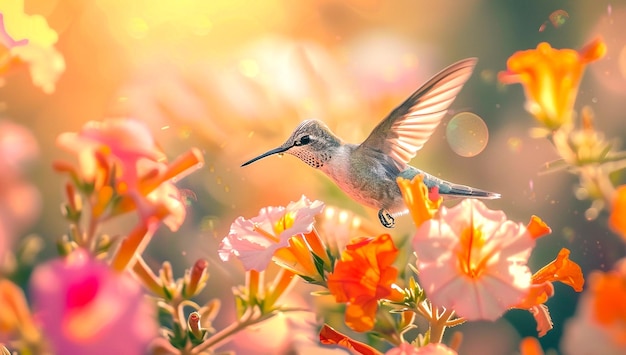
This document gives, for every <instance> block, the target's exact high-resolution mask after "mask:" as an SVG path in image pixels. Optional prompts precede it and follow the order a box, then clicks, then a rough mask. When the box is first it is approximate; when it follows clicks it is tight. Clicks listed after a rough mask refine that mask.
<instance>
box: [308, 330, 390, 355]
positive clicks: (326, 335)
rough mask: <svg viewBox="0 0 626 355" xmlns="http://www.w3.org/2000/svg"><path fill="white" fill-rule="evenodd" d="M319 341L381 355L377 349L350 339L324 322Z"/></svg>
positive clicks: (366, 353)
mask: <svg viewBox="0 0 626 355" xmlns="http://www.w3.org/2000/svg"><path fill="white" fill-rule="evenodd" d="M320 342H321V343H322V344H326V345H339V346H342V347H344V348H346V349H348V350H354V351H357V352H358V353H359V354H362V355H382V354H381V353H380V352H379V351H378V350H376V349H374V348H372V347H370V346H369V345H367V344H364V343H361V342H359V341H356V340H354V339H351V338H349V337H348V336H346V335H344V334H341V333H339V332H338V331H336V330H334V329H333V328H331V327H329V326H328V325H326V324H324V326H323V327H322V330H321V331H320Z"/></svg>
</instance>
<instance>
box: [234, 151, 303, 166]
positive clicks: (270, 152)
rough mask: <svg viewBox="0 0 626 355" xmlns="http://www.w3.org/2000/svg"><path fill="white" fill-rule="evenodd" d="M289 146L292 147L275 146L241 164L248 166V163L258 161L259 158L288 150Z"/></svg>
mask: <svg viewBox="0 0 626 355" xmlns="http://www.w3.org/2000/svg"><path fill="white" fill-rule="evenodd" d="M289 148H291V147H278V148H274V149H272V150H270V151H267V152H265V153H263V154H261V155H259V156H258V157H256V158H252V159H250V160H248V161H247V162H245V163H243V164H241V166H242V167H244V166H246V165H249V164H252V163H254V162H255V161H257V160H259V159H263V158H265V157H267V156H270V155H273V154H279V153H283V152H286V151H287V150H288V149H289Z"/></svg>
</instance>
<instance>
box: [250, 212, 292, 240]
mask: <svg viewBox="0 0 626 355" xmlns="http://www.w3.org/2000/svg"><path fill="white" fill-rule="evenodd" d="M295 220H296V211H290V212H287V213H285V214H284V215H283V216H282V217H281V218H280V219H279V220H278V221H277V222H276V223H274V228H273V229H274V230H273V232H274V234H272V233H270V232H268V231H266V230H265V229H263V228H261V226H260V225H259V224H258V223H255V224H254V231H255V232H257V233H259V234H261V235H262V236H264V237H265V238H267V239H269V240H271V241H272V242H274V243H278V242H280V238H279V237H278V235H280V233H282V232H284V231H285V230H287V229H289V228H291V227H292V226H293V223H294V221H295Z"/></svg>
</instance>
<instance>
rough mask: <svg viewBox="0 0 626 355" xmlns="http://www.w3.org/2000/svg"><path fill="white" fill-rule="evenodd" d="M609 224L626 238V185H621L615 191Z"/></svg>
mask: <svg viewBox="0 0 626 355" xmlns="http://www.w3.org/2000/svg"><path fill="white" fill-rule="evenodd" d="M609 226H610V227H611V228H612V229H613V231H615V233H617V234H619V235H621V236H622V238H624V239H625V240H626V185H622V186H620V187H618V188H617V190H616V191H615V197H614V198H613V206H612V207H611V215H610V216H609Z"/></svg>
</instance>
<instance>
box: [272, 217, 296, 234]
mask: <svg viewBox="0 0 626 355" xmlns="http://www.w3.org/2000/svg"><path fill="white" fill-rule="evenodd" d="M295 220H296V211H290V212H287V213H285V214H284V215H283V216H282V217H281V218H280V219H279V220H278V221H277V222H276V223H275V224H274V233H275V234H276V235H278V234H280V233H282V232H284V231H285V230H287V229H289V228H291V227H292V226H293V222H294V221H295Z"/></svg>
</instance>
